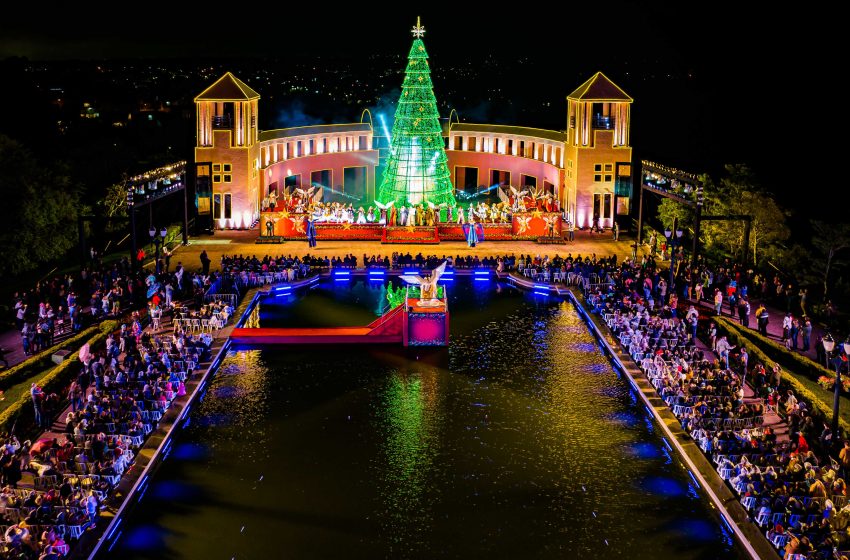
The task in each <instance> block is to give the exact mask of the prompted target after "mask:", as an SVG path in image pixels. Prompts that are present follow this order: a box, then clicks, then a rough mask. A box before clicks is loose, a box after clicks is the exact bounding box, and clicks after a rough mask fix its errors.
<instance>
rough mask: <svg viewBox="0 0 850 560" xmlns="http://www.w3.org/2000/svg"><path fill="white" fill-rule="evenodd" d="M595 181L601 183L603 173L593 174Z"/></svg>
mask: <svg viewBox="0 0 850 560" xmlns="http://www.w3.org/2000/svg"><path fill="white" fill-rule="evenodd" d="M593 182H594V183H601V182H602V175H594V176H593Z"/></svg>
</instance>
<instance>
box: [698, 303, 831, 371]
mask: <svg viewBox="0 0 850 560" xmlns="http://www.w3.org/2000/svg"><path fill="white" fill-rule="evenodd" d="M689 302H690V303H696V300H689ZM759 303H760V302H759V300H756V299H754V298H751V299H750V311H751V315H750V330H753V331H757V330H758V321H757V320H756V317H755V312H756V309H758V307H759ZM699 305H700V307H701V308H703V309H711V310H713V309H714V305H713V303H712V302H711V301H709V300H707V299H703V300H702V301H700V303H699ZM795 307H796V309H795V310H793V311H792V316H793V317H796V318H797V319H799V318H800V316H801V314H802V313H801V311H800V308H799V306H795ZM765 309H767V313H768V315H769V316H770V319H769V320H768V323H767V335H768V338H771V339H773V340H775V341H776V342H779V341H781V340H782V321H783V319H785V312H784V311H782V310H780V309H777V308H776V307H773V306H771V305H765ZM721 313H722V314H723V316H724V317H726V318H731V319H732V320H733V321H734V322H735V323H737V324H739V325H740V324H741V321H740V320H739V319H738V313H737V311H735V312H734V313H730V309H729V304H728V303H727V302H726V301H725V300H724V303H723V307H722V308H721ZM825 334H826V331H825V330H824V328H823V326H822V325H820V324H819V323H817V322H816V321H814V320H813V321H812V337H811V344H810V345H809V349H808V351H806V352H803V333H802V332H801V333H800V334H799V335H798V336H797V341H798V344H797V347H798V350H797V352H799V353H800V354H802V355H804V356H806V357H808V358H811V359H812V360H815V361H817V351H816V350H815V345H816V343H817V341H818V337H822V336H824V335H825ZM836 342H841V341H840V340H837V341H836Z"/></svg>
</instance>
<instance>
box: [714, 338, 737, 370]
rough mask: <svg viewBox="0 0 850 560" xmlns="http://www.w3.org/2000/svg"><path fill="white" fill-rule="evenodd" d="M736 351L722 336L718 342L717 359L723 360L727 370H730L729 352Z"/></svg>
mask: <svg viewBox="0 0 850 560" xmlns="http://www.w3.org/2000/svg"><path fill="white" fill-rule="evenodd" d="M734 349H735V347H734V346H732V345H731V344H729V341H728V340H726V337H725V336H721V337H720V339H719V340H718V341H717V345H716V348H715V352H717V357H718V358H720V359H721V360H723V363H724V364H725V367H726V369H729V352H730V351H732V350H734Z"/></svg>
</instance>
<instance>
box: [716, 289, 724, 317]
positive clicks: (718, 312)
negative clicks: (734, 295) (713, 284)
mask: <svg viewBox="0 0 850 560" xmlns="http://www.w3.org/2000/svg"><path fill="white" fill-rule="evenodd" d="M722 308H723V293H722V292H721V291H720V290H718V289H715V290H714V314H715V315H722V314H723V313H722Z"/></svg>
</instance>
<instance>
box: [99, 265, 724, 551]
mask: <svg viewBox="0 0 850 560" xmlns="http://www.w3.org/2000/svg"><path fill="white" fill-rule="evenodd" d="M341 284H344V286H347V288H343V287H340V288H322V290H325V291H326V292H328V293H326V294H324V295H322V294H319V297H318V301H317V303H316V305H315V306H313V303H312V301H313V300H312V296H310V297H307V298H305V299H304V300H303V301H301V303H299V305H300V306H301V307H300V311H298V312H297V313H296V314H295V315H290V316H289V318H290V319H293V318H295V317H296V315H297V317H301V318H302V319H303V318H308V317H313V316H318V314H319V312H320V311H322V310H326V309H327V303H328V299H329V298H336V299H337V300H339V301H349V302H350V303H351V304H352V305H353V304H354V303H355V300H357V302H359V303H358V305H360V306H362V309H360V311H359V312H358V313H360V314H361V315H360V316H357V317H353V318H352V317H349V319H350V320H352V321H353V320H355V319H356V320H360V318H362V314H364V313H365V314H366V315H372V314H373V313H374V309H375V308H376V305H377V303H378V298H380V290H379V289H376V288H372V289H367V288H365V287H362V286H360V287H358V284H357V283H351V284H350V285H349V284H348V283H341ZM477 284H479V285H473V283H471V282H469V283H464V282H461V281H458V282H455V283H454V284H452V285H451V287H450V289H449V298H450V302H451V303H450V305H451V306H452V334H451V346H450V348H449V349H447V350H446V349H438V350H434V351H425V350H422V349H419V350H411V351H410V352H406V351H404V350H402V349H393V348H381V349H377V348H375V349H371V348H370V349H364V348H350V347H349V348H302V349H298V348H284V349H266V350H246V351H235V352H232V353H231V354H230V355H228V356H227V358H226V360H225V362H224V364H223V366H222V369H221V371H220V373H219V375H217V376H216V377H215V379H214V381H213V384H212V386H211V387H210V389H209V391H208V392H207V395H206V397H205V398H204V400H203V402H202V403H201V405H200V406H197V407H195V408H194V409H193V411H192V414H191V419H192V420H191V423H190V427H189V428H188V429H187V430H185V431H184V432H182V433H181V434H180V436H179V437H178V439H177V441H175V444H174V451H173V452H172V455H171V457H170V458H169V460H168V461H167V462H166V463H165V464H164V465H163V466H162V468H161V470H160V471H159V472H158V473H157V475H156V476H155V477H154V478H153V479H152V481H151V483H150V484H151V490H150V491H149V492H148V495H147V496H146V497H145V499H144V501H143V502H142V504H141V505H140V506H139V508H138V509H137V511H136V513H134V515H133V516H132V517H131V518H129V519H128V520H127V521H126V522H125V525H124V527H125V533H124V535H123V536H122V538H121V541H120V542H119V544H118V545H117V546H116V547H115V549H114V551H113V557H115V558H122V559H132V558H231V557H233V556H235V557H237V558H249V557H250V558H254V557H256V558H259V557H278V556H285V557H288V558H304V559H313V558H338V557H345V558H393V559H396V558H446V557H448V558H456V557H467V558H480V557H492V558H600V557H606V558H607V557H610V558H614V557H629V558H632V559H643V558H647V559H653V560H654V559H656V558H665V557H676V558H682V559H697V558H736V557H739V554H740V553H739V551H738V550H737V549H736V548H735V546H734V545H733V544H732V541H731V540H730V538H729V536H728V534H727V532H726V530H725V529H724V528H723V527H722V526H721V525H720V524H719V522H718V520H717V519H716V518H715V517H714V516H713V514H712V513H711V511H710V507H709V506H708V505H707V504H706V503H705V502H704V501H703V500H701V499H700V498H699V497H698V495H697V494H696V493H695V489H694V488H693V486H692V485H691V482H690V480H689V478H688V477H687V475H686V473H685V471H684V470H683V469H682V468H681V467H680V466H679V464H678V462H677V461H674V460H673V459H671V457H670V456H669V454H668V453H667V452H666V450H665V448H664V447H663V444H662V442H661V439H660V438H659V437H658V436H657V435H655V434H654V429H653V428H652V426H651V421H650V420H648V417H647V415H646V413H645V411H644V410H643V408H642V405H639V404H638V403H637V401H636V400H635V397H634V395H632V394H631V392H630V391H629V389H628V385H627V383H626V382H625V381H624V380H622V379H620V378H619V377H618V376H617V374H616V373H615V372H614V371H613V370H612V369H611V367H610V365H609V364H608V362H607V361H606V359H605V357H604V356H603V355H602V354H601V353H600V352H599V351H598V349H597V347H596V345H595V342H594V339H593V337H592V336H591V335H590V333H588V331H587V329H586V327H585V326H584V324H583V322H582V320H581V318H580V317H579V316H578V315H577V314H576V313H575V311H574V310H573V309H572V308H571V307H570V306H569V305H566V304H563V303H559V302H558V301H556V300H555V299H554V298H535V297H533V296H531V295H527V294H524V293H519V292H517V291H515V290H514V289H512V288H510V287H507V286H500V287H499V288H498V289H495V287H496V286H499V285H498V284H495V283H488V282H482V283H477ZM348 288H350V290H351V291H350V293H349V292H344V293H341V294H334V293H333V291H334V290H335V289H338V290H344V289H348ZM311 294H312V292H311ZM370 298H371V299H370ZM266 311H267V309H264V311H263V313H265V312H266ZM282 313H290V312H289V311H282ZM278 318H280V316H279V317H278ZM261 319H262V317H261ZM326 320H327V317H323V318H321V319H320V321H326ZM156 527H167V530H157V529H156ZM147 540H150V542H153V543H155V545H156V548H155V549H151V548H144V547H142V545H141V544H140V543H144V542H146V541H147Z"/></svg>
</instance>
